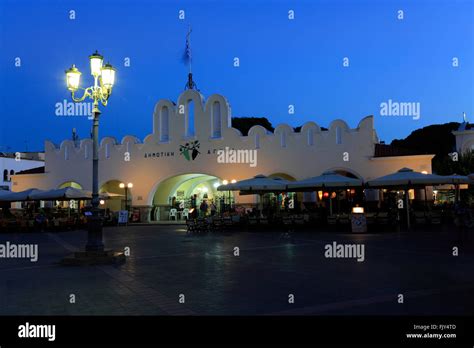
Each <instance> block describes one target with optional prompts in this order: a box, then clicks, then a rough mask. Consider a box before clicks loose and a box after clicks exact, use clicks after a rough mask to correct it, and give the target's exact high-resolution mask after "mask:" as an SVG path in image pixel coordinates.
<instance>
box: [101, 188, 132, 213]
mask: <svg viewBox="0 0 474 348" xmlns="http://www.w3.org/2000/svg"><path fill="white" fill-rule="evenodd" d="M121 183H122V181H120V180H109V181H107V182H105V183H104V184H103V185H102V186H101V187H100V188H99V194H101V193H108V194H109V198H108V199H106V200H104V202H103V203H104V204H101V205H100V208H103V209H110V211H119V210H124V209H125V190H127V191H128V192H127V198H128V200H129V201H131V198H132V190H133V188H132V189H129V188H121V187H120V184H121ZM101 203H102V200H101Z"/></svg>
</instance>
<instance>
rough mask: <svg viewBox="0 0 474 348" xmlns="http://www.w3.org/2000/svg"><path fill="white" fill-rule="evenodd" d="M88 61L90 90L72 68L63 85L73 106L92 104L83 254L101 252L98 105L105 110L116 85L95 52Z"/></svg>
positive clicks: (73, 67)
mask: <svg viewBox="0 0 474 348" xmlns="http://www.w3.org/2000/svg"><path fill="white" fill-rule="evenodd" d="M89 60H90V69H91V75H92V76H93V77H94V85H93V86H91V87H87V88H80V87H79V83H80V79H81V72H80V71H79V70H78V69H77V68H76V66H75V65H73V66H72V67H71V68H70V69H68V70H67V71H66V81H67V88H68V90H69V91H70V92H71V96H72V100H73V101H74V102H76V103H78V102H82V101H83V100H85V99H87V98H90V99H92V100H93V102H94V104H93V109H92V113H93V123H92V154H93V159H92V216H90V219H89V223H88V234H87V244H86V252H103V251H104V243H103V239H102V220H101V218H100V216H99V203H100V201H99V147H98V143H99V116H100V110H99V102H100V103H101V104H102V105H103V106H107V102H108V100H109V97H110V95H111V94H112V88H113V86H114V83H115V69H114V68H113V67H112V65H110V64H105V65H103V61H104V59H103V57H102V56H101V55H100V54H99V53H98V52H97V51H96V52H95V53H93V54H92V55H90V56H89ZM79 89H81V90H82V91H83V95H82V96H81V97H76V95H75V93H76V92H77V91H78V90H79Z"/></svg>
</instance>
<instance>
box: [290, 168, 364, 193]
mask: <svg viewBox="0 0 474 348" xmlns="http://www.w3.org/2000/svg"><path fill="white" fill-rule="evenodd" d="M359 186H362V180H360V179H355V178H349V177H347V176H344V175H340V174H337V173H336V172H333V171H328V172H324V173H323V174H322V175H320V176H314V177H312V178H309V179H305V180H300V181H296V182H292V183H290V184H288V189H317V188H342V187H344V188H345V187H359Z"/></svg>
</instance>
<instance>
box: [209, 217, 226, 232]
mask: <svg viewBox="0 0 474 348" xmlns="http://www.w3.org/2000/svg"><path fill="white" fill-rule="evenodd" d="M211 227H212V230H213V231H219V232H221V231H222V229H223V227H224V224H223V222H222V219H221V218H220V217H214V218H213V219H212V225H211Z"/></svg>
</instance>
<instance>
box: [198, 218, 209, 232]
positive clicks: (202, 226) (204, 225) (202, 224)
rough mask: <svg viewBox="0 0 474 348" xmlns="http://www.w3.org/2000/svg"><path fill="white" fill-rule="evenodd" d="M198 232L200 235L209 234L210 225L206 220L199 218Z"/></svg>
mask: <svg viewBox="0 0 474 348" xmlns="http://www.w3.org/2000/svg"><path fill="white" fill-rule="evenodd" d="M197 230H198V232H200V233H205V232H209V223H208V222H207V220H206V219H203V218H199V219H197Z"/></svg>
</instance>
